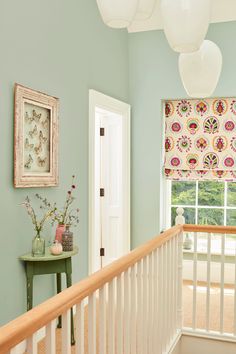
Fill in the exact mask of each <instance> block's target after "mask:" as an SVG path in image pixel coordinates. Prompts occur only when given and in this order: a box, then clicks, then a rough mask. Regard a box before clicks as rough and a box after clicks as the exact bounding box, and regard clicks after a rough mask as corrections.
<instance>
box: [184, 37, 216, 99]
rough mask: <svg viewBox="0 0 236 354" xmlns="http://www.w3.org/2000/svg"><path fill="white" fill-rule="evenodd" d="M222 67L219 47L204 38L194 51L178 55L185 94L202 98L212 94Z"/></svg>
mask: <svg viewBox="0 0 236 354" xmlns="http://www.w3.org/2000/svg"><path fill="white" fill-rule="evenodd" d="M221 68H222V54H221V51H220V49H219V47H218V46H217V45H216V44H215V43H214V42H211V41H208V40H205V41H204V42H203V44H202V45H201V47H200V49H199V50H198V51H197V52H194V53H184V54H180V56H179V72H180V76H181V79H182V82H183V85H184V88H185V90H186V92H187V94H188V95H189V96H190V97H195V98H204V97H209V96H211V95H212V94H213V92H214V90H215V88H216V85H217V83H218V80H219V77H220V73H221Z"/></svg>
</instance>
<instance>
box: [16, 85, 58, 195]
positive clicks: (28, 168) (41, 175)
mask: <svg viewBox="0 0 236 354" xmlns="http://www.w3.org/2000/svg"><path fill="white" fill-rule="evenodd" d="M58 111H59V100H58V98H55V97H52V96H48V95H47V94H44V93H41V92H38V91H35V90H32V89H29V88H27V87H24V86H22V85H19V84H15V116H14V126H15V137H14V186H15V187H16V188H26V187H53V186H57V185H58Z"/></svg>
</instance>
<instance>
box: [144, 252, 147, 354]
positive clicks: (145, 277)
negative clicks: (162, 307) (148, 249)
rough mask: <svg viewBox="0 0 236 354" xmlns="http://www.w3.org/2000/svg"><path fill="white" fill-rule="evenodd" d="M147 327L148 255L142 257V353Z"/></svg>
mask: <svg viewBox="0 0 236 354" xmlns="http://www.w3.org/2000/svg"><path fill="white" fill-rule="evenodd" d="M147 327H148V256H146V257H144V259H143V354H147V352H148V351H147V350H148V348H147V338H148V337H147V335H148V331H147Z"/></svg>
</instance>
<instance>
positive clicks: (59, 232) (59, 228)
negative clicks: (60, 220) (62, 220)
mask: <svg viewBox="0 0 236 354" xmlns="http://www.w3.org/2000/svg"><path fill="white" fill-rule="evenodd" d="M65 229H66V226H65V225H64V224H58V225H57V229H56V236H55V241H58V242H59V243H62V234H63V232H64V231H65Z"/></svg>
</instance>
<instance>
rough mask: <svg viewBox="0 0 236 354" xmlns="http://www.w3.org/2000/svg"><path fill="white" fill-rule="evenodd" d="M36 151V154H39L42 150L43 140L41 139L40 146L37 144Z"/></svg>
mask: <svg viewBox="0 0 236 354" xmlns="http://www.w3.org/2000/svg"><path fill="white" fill-rule="evenodd" d="M34 151H35V153H36V155H38V154H39V153H40V152H42V142H41V141H40V143H39V145H38V146H35V148H34Z"/></svg>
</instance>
